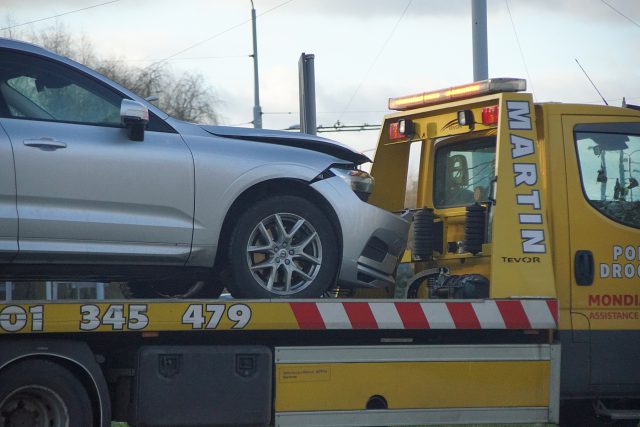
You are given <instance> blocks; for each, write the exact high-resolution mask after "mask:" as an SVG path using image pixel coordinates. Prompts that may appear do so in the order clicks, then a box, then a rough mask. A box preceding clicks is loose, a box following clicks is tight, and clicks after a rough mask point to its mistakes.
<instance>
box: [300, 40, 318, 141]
mask: <svg viewBox="0 0 640 427" xmlns="http://www.w3.org/2000/svg"><path fill="white" fill-rule="evenodd" d="M314 58H315V56H314V55H312V54H307V53H304V52H303V53H302V54H301V55H300V59H299V60H298V76H299V77H298V80H299V85H300V132H302V133H308V134H310V135H316V134H317V132H318V129H317V127H316V80H315V79H316V78H315V70H314Z"/></svg>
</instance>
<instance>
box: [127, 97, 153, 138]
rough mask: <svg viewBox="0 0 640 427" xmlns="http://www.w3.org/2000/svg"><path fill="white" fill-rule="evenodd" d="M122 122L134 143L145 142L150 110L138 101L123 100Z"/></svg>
mask: <svg viewBox="0 0 640 427" xmlns="http://www.w3.org/2000/svg"><path fill="white" fill-rule="evenodd" d="M120 121H121V122H122V125H123V126H124V127H125V128H127V134H128V135H129V139H130V140H132V141H144V130H145V128H146V127H147V123H149V109H148V108H147V107H145V106H144V105H142V104H141V103H139V102H137V101H133V100H131V99H123V100H122V103H121V104H120Z"/></svg>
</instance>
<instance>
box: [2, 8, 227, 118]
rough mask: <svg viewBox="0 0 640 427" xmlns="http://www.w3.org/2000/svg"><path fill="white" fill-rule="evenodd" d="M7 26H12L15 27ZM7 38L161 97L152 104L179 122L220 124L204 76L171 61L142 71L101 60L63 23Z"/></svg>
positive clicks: (142, 93)
mask: <svg viewBox="0 0 640 427" xmlns="http://www.w3.org/2000/svg"><path fill="white" fill-rule="evenodd" d="M9 20H10V18H7V21H9ZM7 26H8V27H12V25H11V24H10V25H7ZM5 31H7V30H5ZM6 35H8V36H9V37H12V38H15V39H23V40H26V41H29V42H32V43H35V44H38V45H41V46H43V47H45V48H47V49H49V50H52V51H54V52H56V53H58V54H60V55H63V56H66V57H69V58H71V59H73V60H75V61H78V62H80V63H81V64H84V65H86V66H88V67H90V68H93V69H94V70H96V71H98V72H99V73H101V74H103V75H104V76H106V77H108V78H109V79H111V80H113V81H115V82H117V83H119V84H121V85H122V86H124V87H126V88H127V89H129V90H131V91H132V92H135V93H136V94H138V95H139V96H141V97H143V98H150V97H154V98H155V97H157V99H156V100H153V101H151V102H153V103H154V104H155V105H156V106H158V108H160V109H162V110H164V111H166V112H167V113H168V114H170V115H171V116H173V117H175V118H177V119H181V120H186V121H191V122H206V123H211V124H216V123H218V115H217V114H216V111H215V103H216V97H215V95H214V92H213V89H212V88H211V87H210V86H209V85H208V84H207V83H206V81H205V79H204V77H203V76H202V75H201V74H198V73H192V72H188V71H187V72H181V73H180V74H178V73H175V72H173V71H172V70H171V68H170V67H169V65H168V63H167V62H160V63H153V64H151V65H148V66H146V67H141V68H140V67H134V66H131V65H128V64H127V63H126V61H124V60H120V59H113V58H99V57H98V56H97V55H96V53H95V49H94V47H93V45H92V43H91V41H90V40H89V39H88V38H87V37H86V36H85V35H82V36H81V37H73V36H72V35H71V34H70V32H69V31H68V30H67V29H66V28H65V27H64V25H62V24H59V23H56V24H55V25H53V26H51V27H49V28H47V29H45V30H44V31H38V32H37V33H36V32H35V31H33V32H31V33H23V32H20V31H16V30H15V29H11V28H10V29H9V31H8V33H7V34H6Z"/></svg>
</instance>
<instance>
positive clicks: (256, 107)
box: [251, 0, 262, 129]
mask: <svg viewBox="0 0 640 427" xmlns="http://www.w3.org/2000/svg"><path fill="white" fill-rule="evenodd" d="M251 26H252V29H253V55H251V56H252V57H253V93H254V103H253V127H254V128H256V129H262V108H261V107H260V82H259V79H258V34H257V31H256V9H255V8H254V7H253V0H251Z"/></svg>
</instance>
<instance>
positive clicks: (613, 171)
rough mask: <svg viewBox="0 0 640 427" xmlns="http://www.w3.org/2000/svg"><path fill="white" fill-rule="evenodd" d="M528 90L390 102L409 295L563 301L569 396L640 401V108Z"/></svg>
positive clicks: (379, 194) (386, 177)
mask: <svg viewBox="0 0 640 427" xmlns="http://www.w3.org/2000/svg"><path fill="white" fill-rule="evenodd" d="M524 90H526V82H525V81H524V80H521V79H491V80H486V81H482V82H474V83H472V84H469V85H464V86H458V87H452V88H447V89H443V90H437V91H432V92H424V93H419V94H413V95H409V96H403V97H398V98H392V99H390V100H389V108H390V109H392V110H397V111H398V112H396V113H393V114H390V115H388V116H386V117H385V121H384V124H383V127H382V130H381V134H380V139H379V143H378V148H377V151H376V156H375V161H374V166H373V169H372V175H373V176H374V178H375V179H376V189H375V192H374V194H373V195H372V197H371V201H372V202H373V203H374V204H377V205H379V206H381V207H384V208H385V209H389V210H395V211H397V210H400V209H402V208H412V209H414V210H415V220H414V225H413V228H414V231H413V236H412V239H411V240H412V245H411V253H408V254H407V255H406V257H405V259H406V260H410V262H411V263H412V264H413V268H414V271H415V273H416V275H415V276H414V278H413V279H412V280H411V281H410V283H409V285H408V290H407V296H409V297H415V296H420V297H425V298H436V299H442V298H446V299H452V298H453V299H477V298H491V299H498V298H506V299H509V298H523V297H524V298H557V299H558V301H559V309H560V310H559V313H560V318H559V331H558V334H557V339H558V340H559V341H560V342H561V343H562V352H563V357H562V359H563V360H562V381H561V384H562V396H563V397H564V398H608V397H611V398H613V397H630V396H638V395H640V370H639V369H637V366H636V365H637V361H638V360H640V187H639V186H638V180H639V179H640V111H638V109H635V108H633V107H626V108H625V107H610V106H594V105H576V104H561V103H540V104H538V103H534V102H533V97H532V95H531V94H529V93H525V92H523V91H524Z"/></svg>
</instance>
